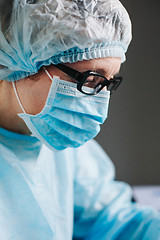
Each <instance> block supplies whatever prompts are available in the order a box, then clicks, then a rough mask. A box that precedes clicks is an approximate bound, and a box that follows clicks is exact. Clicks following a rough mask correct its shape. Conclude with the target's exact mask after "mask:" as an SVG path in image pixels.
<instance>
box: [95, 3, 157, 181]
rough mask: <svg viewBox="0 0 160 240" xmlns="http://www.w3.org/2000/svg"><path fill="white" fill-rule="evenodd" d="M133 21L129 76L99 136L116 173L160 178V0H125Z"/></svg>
mask: <svg viewBox="0 0 160 240" xmlns="http://www.w3.org/2000/svg"><path fill="white" fill-rule="evenodd" d="M121 2H122V4H123V5H124V6H125V7H126V9H127V10H128V12H129V15H130V17H131V20H132V24H133V40H132V42H131V45H130V47H129V49H128V53H127V61H126V62H125V63H124V64H123V65H122V69H121V75H123V78H124V81H123V83H122V85H121V86H120V88H119V89H118V90H117V92H115V93H114V95H112V98H111V100H110V106H109V116H108V119H107V121H106V122H105V123H104V125H103V126H102V130H101V132H100V134H99V135H98V136H97V138H96V139H97V141H98V142H99V143H100V144H101V145H102V147H103V148H104V149H105V151H106V152H107V153H108V154H109V156H110V157H111V159H112V161H113V163H114V164H115V167H116V179H118V180H123V181H126V182H128V183H129V184H131V185H132V184H134V185H135V184H136V185H141V184H155V185H157V184H160V106H159V105H160V1H159V0H153V1H150V0H141V1H134V0H121Z"/></svg>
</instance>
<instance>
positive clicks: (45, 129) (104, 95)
mask: <svg viewBox="0 0 160 240" xmlns="http://www.w3.org/2000/svg"><path fill="white" fill-rule="evenodd" d="M45 71H46V73H47V75H48V76H49V77H50V79H51V80H52V84H51V87H50V91H49V94H48V97H47V100H46V103H45V106H44V108H43V110H42V111H41V112H40V113H39V114H36V115H32V114H27V113H26V112H25V110H24V108H23V106H22V104H21V102H20V100H19V97H18V94H17V92H16V88H15V85H14V83H13V87H14V90H15V94H16V97H17V99H18V102H19V104H20V106H21V108H22V110H23V112H24V113H20V114H18V116H19V117H20V118H22V119H23V120H24V122H25V123H26V125H27V126H28V128H29V130H30V131H31V132H32V134H33V135H34V136H35V137H37V138H38V139H39V140H40V141H41V142H42V143H44V144H45V145H47V146H48V147H49V148H50V149H52V150H53V149H58V150H63V149H65V148H68V147H71V148H74V147H79V146H81V145H82V144H84V143H85V142H86V141H88V140H90V139H92V138H94V137H95V136H96V135H97V134H98V132H99V131H100V124H102V123H103V122H104V121H105V119H106V117H107V113H108V105H109V98H110V92H109V91H105V90H104V91H101V92H100V93H99V94H97V95H94V96H88V95H85V94H83V93H81V92H79V91H78V90H77V85H76V84H75V83H72V82H68V81H64V80H61V79H60V78H59V77H57V76H54V77H53V78H52V77H51V76H50V74H49V73H48V71H47V70H46V69H45Z"/></svg>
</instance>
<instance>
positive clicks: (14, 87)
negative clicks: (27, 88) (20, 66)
mask: <svg viewBox="0 0 160 240" xmlns="http://www.w3.org/2000/svg"><path fill="white" fill-rule="evenodd" d="M12 86H13V89H14V92H15V95H16V98H17V100H18V103H19V105H20V107H21V109H22V111H23V112H24V113H26V111H25V110H24V108H23V106H22V103H21V101H20V99H19V96H18V93H17V89H16V86H15V83H14V82H12Z"/></svg>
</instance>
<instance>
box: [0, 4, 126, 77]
mask: <svg viewBox="0 0 160 240" xmlns="http://www.w3.org/2000/svg"><path fill="white" fill-rule="evenodd" d="M130 41H131V23H130V19H129V16H128V13H127V11H126V10H125V8H124V7H123V6H122V4H121V3H120V1H118V0H1V1H0V79H1V80H8V81H15V80H18V79H22V78H24V77H26V76H29V75H32V74H35V73H37V72H38V69H40V67H41V66H43V65H49V64H51V63H53V64H57V63H62V62H63V63H65V62H70V63H72V62H77V61H82V60H84V59H86V60H89V59H94V58H103V57H108V56H110V57H120V58H121V61H122V62H124V61H125V52H126V50H127V47H128V45H129V43H130Z"/></svg>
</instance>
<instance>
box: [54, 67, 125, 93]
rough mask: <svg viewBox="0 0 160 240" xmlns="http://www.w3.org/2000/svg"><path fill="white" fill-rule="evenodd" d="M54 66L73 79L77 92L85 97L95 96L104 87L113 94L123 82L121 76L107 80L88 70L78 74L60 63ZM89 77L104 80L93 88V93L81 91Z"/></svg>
mask: <svg viewBox="0 0 160 240" xmlns="http://www.w3.org/2000/svg"><path fill="white" fill-rule="evenodd" d="M54 66H55V67H56V68H58V69H59V70H61V71H62V72H64V73H66V74H67V75H68V76H70V77H72V78H73V79H75V80H76V81H77V90H78V91H80V92H82V93H83V94H86V95H96V94H98V93H99V92H100V91H101V90H102V89H103V88H104V87H105V86H107V90H108V91H110V94H113V93H114V91H115V90H116V89H117V88H118V87H119V85H120V84H121V82H122V80H123V78H122V77H121V76H118V77H113V78H112V79H110V80H108V79H107V78H106V77H105V76H103V75H101V74H99V73H97V72H93V71H90V70H88V71H85V72H79V71H77V70H75V69H73V68H71V67H68V66H66V65H64V64H62V63H58V64H56V65H54ZM89 76H95V77H101V78H103V79H104V81H103V82H102V83H101V82H100V83H98V84H97V86H96V87H95V88H94V90H95V91H94V92H93V93H86V92H84V91H83V90H82V86H83V84H84V83H85V82H86V79H87V78H88V77H89ZM100 85H101V86H100Z"/></svg>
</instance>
